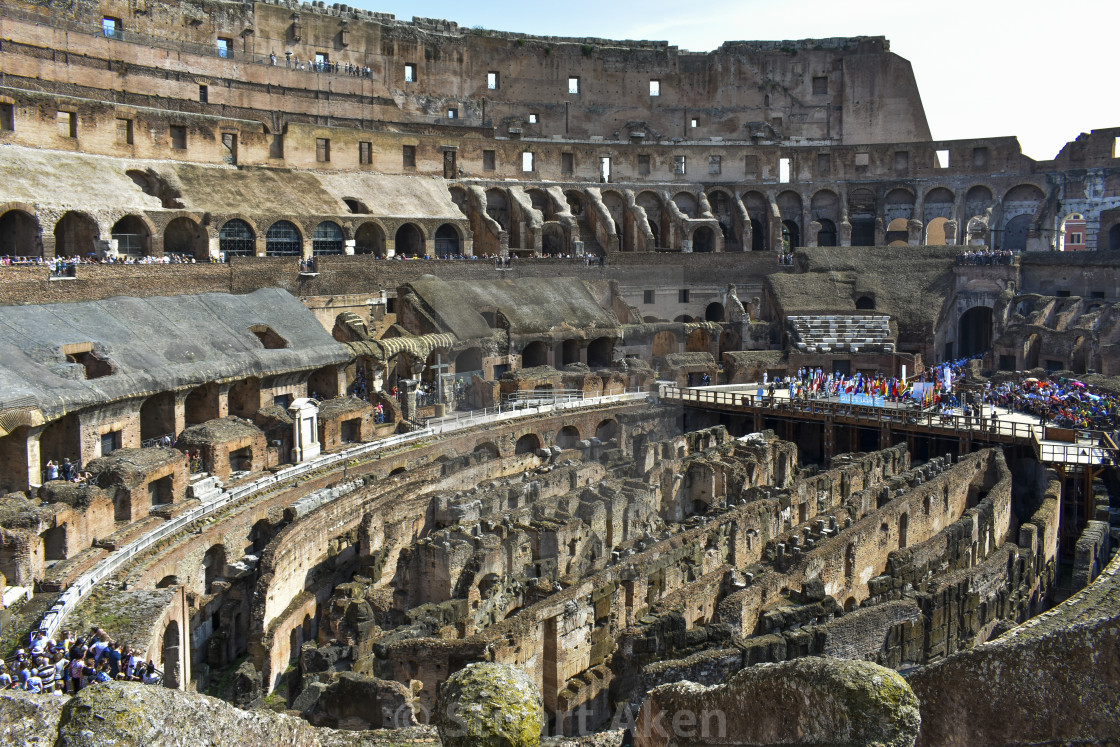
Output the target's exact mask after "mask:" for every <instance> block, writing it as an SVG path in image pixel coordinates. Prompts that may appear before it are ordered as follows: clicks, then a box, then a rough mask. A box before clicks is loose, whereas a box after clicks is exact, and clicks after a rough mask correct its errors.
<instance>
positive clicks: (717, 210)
mask: <svg viewBox="0 0 1120 747" xmlns="http://www.w3.org/2000/svg"><path fill="white" fill-rule="evenodd" d="M733 204H734V196H733V195H732V194H731V193H730V192H728V191H727V190H726V189H722V188H720V187H714V188H712V189H709V190H708V205H709V206H710V207H711V210H712V217H714V218H715V219H716V221H717V222H718V223H719V230H720V232H721V233H722V234H723V241H724V245H725V246H726V245H727V244H728V243H737V242H736V240H735V232H734V231H733V230H732V227H733V226H734V221H735V213H734V209H733V208H732V205H733Z"/></svg>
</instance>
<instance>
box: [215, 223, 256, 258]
mask: <svg viewBox="0 0 1120 747" xmlns="http://www.w3.org/2000/svg"><path fill="white" fill-rule="evenodd" d="M218 249H219V251H221V252H222V253H223V254H225V255H226V256H227V257H252V256H254V255H255V254H256V253H257V239H256V236H254V235H253V229H252V228H250V227H249V224H248V223H246V222H245V221H243V220H241V219H240V218H234V219H233V220H228V221H226V222H225V225H223V226H222V229H221V230H220V231H218Z"/></svg>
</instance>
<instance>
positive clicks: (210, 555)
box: [199, 543, 227, 594]
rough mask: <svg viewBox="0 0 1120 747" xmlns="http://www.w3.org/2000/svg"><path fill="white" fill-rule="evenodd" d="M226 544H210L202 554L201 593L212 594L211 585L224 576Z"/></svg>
mask: <svg viewBox="0 0 1120 747" xmlns="http://www.w3.org/2000/svg"><path fill="white" fill-rule="evenodd" d="M226 561H227V554H226V546H225V545H223V544H220V543H219V544H216V545H211V546H210V549H209V550H207V551H206V552H205V554H203V556H202V573H201V575H202V578H201V579H199V580H200V581H202V593H203V594H213V593H214V591H215V590H214V588H213V585H214V583H215V582H217V581H222V580H224V579H225V577H226Z"/></svg>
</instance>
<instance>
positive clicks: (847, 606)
mask: <svg viewBox="0 0 1120 747" xmlns="http://www.w3.org/2000/svg"><path fill="white" fill-rule="evenodd" d="M857 609H859V604H857V603H856V598H855V597H848V599H847V600H846V601H845V602H844V612H845V613H848V612H855V611H856V610H857Z"/></svg>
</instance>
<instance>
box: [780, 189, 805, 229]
mask: <svg viewBox="0 0 1120 747" xmlns="http://www.w3.org/2000/svg"><path fill="white" fill-rule="evenodd" d="M774 202H775V203H776V204H777V205H778V214H779V215H780V216H781V217H782V222H787V221H788V222H792V223H793V224H794V225H796V226H798V229H799V231H800V226H801V215H802V213H803V212H804V206H803V202H802V199H801V195H800V194H798V193H797V192H794V191H793V190H792V189H786V190H783V191H781V192H779V193H778V196H777V198H776V199H775V200H774Z"/></svg>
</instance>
